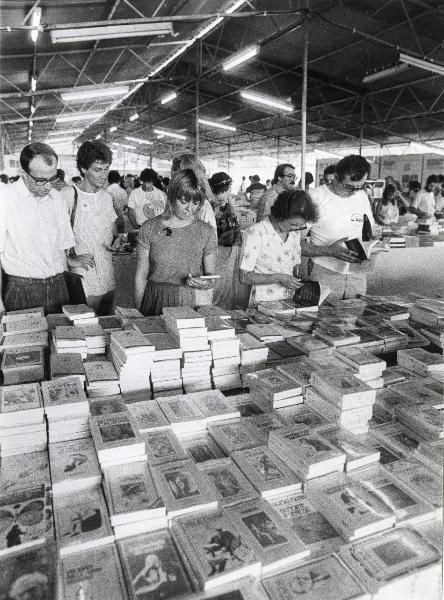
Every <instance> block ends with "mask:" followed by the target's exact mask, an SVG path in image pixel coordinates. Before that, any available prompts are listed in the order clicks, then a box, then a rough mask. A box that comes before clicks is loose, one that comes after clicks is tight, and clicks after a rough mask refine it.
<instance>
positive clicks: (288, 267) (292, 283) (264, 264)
mask: <svg viewBox="0 0 444 600" xmlns="http://www.w3.org/2000/svg"><path fill="white" fill-rule="evenodd" d="M316 219H317V212H316V208H315V206H314V204H313V202H312V201H311V200H310V196H309V195H308V194H307V193H306V192H304V191H302V190H293V191H284V192H281V193H280V194H279V195H278V197H277V199H276V201H275V203H274V204H273V205H272V207H271V214H270V216H269V217H265V219H263V220H262V221H260V222H259V223H256V224H255V225H253V226H252V227H250V229H248V230H247V232H245V234H246V235H245V240H244V243H243V247H242V257H241V262H240V280H241V282H242V283H244V284H246V285H251V286H252V289H251V294H250V306H255V305H257V304H258V303H259V302H266V301H273V300H284V299H290V298H292V296H293V294H294V291H295V290H296V289H297V288H299V287H301V286H302V282H301V281H300V279H298V278H297V277H296V274H297V266H298V265H299V263H300V262H301V237H300V232H301V230H304V229H306V224H307V223H313V222H315V221H316Z"/></svg>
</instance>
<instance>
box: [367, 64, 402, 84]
mask: <svg viewBox="0 0 444 600" xmlns="http://www.w3.org/2000/svg"><path fill="white" fill-rule="evenodd" d="M408 68H409V67H408V65H406V64H403V63H402V64H400V65H393V66H392V67H386V68H384V69H381V70H380V71H376V72H375V73H369V74H368V75H366V76H365V77H364V78H363V80H362V83H371V82H372V81H377V80H378V79H382V78H383V77H390V76H391V75H396V74H397V73H401V72H402V71H406V70H407V69H408Z"/></svg>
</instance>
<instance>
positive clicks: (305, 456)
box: [268, 425, 345, 481]
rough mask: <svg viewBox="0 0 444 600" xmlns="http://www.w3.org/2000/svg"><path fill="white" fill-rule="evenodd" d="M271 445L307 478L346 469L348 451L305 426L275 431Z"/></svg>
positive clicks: (272, 432) (292, 467)
mask: <svg viewBox="0 0 444 600" xmlns="http://www.w3.org/2000/svg"><path fill="white" fill-rule="evenodd" d="M268 446H269V448H270V450H272V451H273V452H274V453H275V454H276V455H277V456H278V457H279V458H280V459H281V460H282V461H284V462H285V463H286V464H287V465H288V466H289V467H290V469H292V470H293V471H294V472H295V473H296V474H297V475H299V476H300V477H301V478H302V479H303V480H304V481H306V480H307V479H313V478H314V477H320V476H321V475H325V474H327V473H333V472H335V471H342V470H343V469H344V464H345V454H344V453H343V452H341V451H339V450H338V449H337V448H335V447H334V446H333V444H331V443H330V442H328V441H327V440H324V439H323V438H322V437H321V436H320V435H319V434H317V433H316V432H313V431H311V430H310V429H309V428H308V427H306V426H305V425H294V426H293V427H284V428H283V429H276V430H275V431H271V432H270V437H269V440H268Z"/></svg>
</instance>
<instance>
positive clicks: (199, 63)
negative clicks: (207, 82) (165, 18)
mask: <svg viewBox="0 0 444 600" xmlns="http://www.w3.org/2000/svg"><path fill="white" fill-rule="evenodd" d="M196 50H197V61H196V110H195V113H194V153H195V155H196V156H197V158H199V152H200V149H199V142H200V140H199V103H200V75H201V72H202V40H199V43H198V44H197V47H196Z"/></svg>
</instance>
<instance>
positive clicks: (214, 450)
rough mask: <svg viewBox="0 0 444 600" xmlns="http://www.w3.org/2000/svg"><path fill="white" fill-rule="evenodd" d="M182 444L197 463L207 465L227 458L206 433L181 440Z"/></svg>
mask: <svg viewBox="0 0 444 600" xmlns="http://www.w3.org/2000/svg"><path fill="white" fill-rule="evenodd" d="M181 443H182V445H183V447H184V448H185V450H186V451H187V452H188V454H189V455H190V456H191V458H192V459H193V460H194V462H195V463H205V462H207V461H213V460H217V459H219V458H224V457H225V454H224V453H223V452H222V450H221V449H220V448H219V446H218V445H217V444H216V442H215V441H214V440H213V439H212V438H211V437H210V436H209V435H208V434H206V433H202V434H200V435H198V436H191V437H185V438H181Z"/></svg>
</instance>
